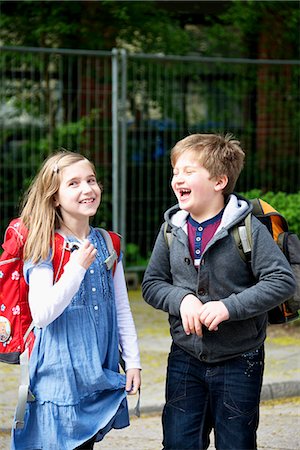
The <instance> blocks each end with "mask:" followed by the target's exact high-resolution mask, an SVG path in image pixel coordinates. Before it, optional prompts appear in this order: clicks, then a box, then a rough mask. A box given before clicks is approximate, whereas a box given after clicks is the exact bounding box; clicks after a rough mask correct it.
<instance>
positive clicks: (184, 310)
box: [142, 134, 295, 450]
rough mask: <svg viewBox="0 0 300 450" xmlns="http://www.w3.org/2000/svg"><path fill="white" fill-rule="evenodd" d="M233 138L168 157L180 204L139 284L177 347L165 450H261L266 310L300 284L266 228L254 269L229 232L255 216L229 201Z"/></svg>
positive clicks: (186, 147)
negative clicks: (166, 316) (161, 315)
mask: <svg viewBox="0 0 300 450" xmlns="http://www.w3.org/2000/svg"><path fill="white" fill-rule="evenodd" d="M244 156H245V155H244V152H243V150H242V149H241V147H240V143H239V142H238V141H236V140H235V139H233V138H232V137H231V136H230V135H226V136H225V137H222V136H219V135H213V134H207V135H206V134H194V135H191V136H188V137H186V138H185V139H182V140H181V141H179V142H178V143H177V144H176V145H175V147H174V148H173V149H172V151H171V164H172V167H173V178H172V182H171V185H172V189H173V191H174V193H175V195H176V197H177V200H178V205H176V206H174V207H172V208H170V209H169V210H168V211H166V213H165V216H164V217H165V220H166V222H167V224H168V227H169V229H170V231H171V233H172V240H171V241H170V244H169V245H168V243H167V239H166V233H165V227H164V225H162V227H161V229H160V233H159V235H158V237H157V240H156V243H155V246H154V249H153V253H152V256H151V258H150V262H149V265H148V267H147V270H146V272H145V276H144V280H143V283H142V288H143V296H144V298H145V300H146V302H147V303H149V304H150V305H152V306H153V307H155V308H158V309H162V310H164V311H166V312H168V313H169V323H170V330H171V336H172V346H171V350H170V354H169V358H168V368H167V380H166V404H165V407H164V411H163V417H162V422H163V448H164V449H165V450H171V449H172V450H187V449H194V450H199V449H207V448H208V446H209V442H210V441H209V434H210V432H211V430H212V429H214V434H215V446H216V448H217V449H220V450H230V449H234V450H244V449H256V448H257V446H256V430H257V426H258V416H259V400H260V391H261V385H262V377H263V369H264V340H265V338H266V327H267V311H268V310H269V309H271V308H273V307H274V306H275V305H277V304H279V303H281V302H282V301H283V300H284V299H286V298H288V297H290V296H291V295H292V294H293V292H294V289H295V280H294V277H293V274H292V272H291V269H290V266H289V264H288V262H287V261H286V259H285V257H284V255H283V254H282V252H281V251H280V250H279V248H278V247H277V245H276V244H275V243H274V241H273V238H272V236H271V234H270V233H269V232H268V230H267V228H266V227H265V226H264V225H262V224H261V223H260V222H259V221H258V220H257V219H256V218H255V217H253V218H252V241H253V250H252V262H251V269H250V268H249V267H248V265H247V263H245V262H243V261H242V259H241V257H240V255H239V252H238V250H237V248H236V244H235V241H234V238H233V236H232V229H233V227H234V226H235V225H236V224H238V223H239V222H241V221H243V219H244V218H245V217H246V215H247V214H248V213H249V211H251V208H252V207H251V204H250V203H249V201H247V200H246V199H244V198H242V197H240V196H238V195H236V194H233V193H232V192H233V189H234V186H235V183H236V180H237V178H238V176H239V174H240V172H241V170H242V167H243V163H244Z"/></svg>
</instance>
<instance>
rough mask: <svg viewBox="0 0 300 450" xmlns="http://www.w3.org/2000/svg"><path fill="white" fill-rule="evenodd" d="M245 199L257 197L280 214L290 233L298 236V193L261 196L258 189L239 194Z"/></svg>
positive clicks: (299, 202) (299, 210) (299, 234)
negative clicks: (285, 221) (284, 219)
mask: <svg viewBox="0 0 300 450" xmlns="http://www.w3.org/2000/svg"><path fill="white" fill-rule="evenodd" d="M241 194H242V195H243V196H244V197H246V198H249V199H251V198H256V197H259V198H261V199H262V200H265V201H266V202H267V203H270V205H272V206H273V208H275V209H276V210H277V211H278V212H279V213H280V214H282V215H283V216H284V217H285V218H286V220H287V222H288V224H289V228H290V230H291V231H293V232H295V233H297V234H298V236H300V220H299V218H300V191H299V192H297V193H295V194H287V193H285V192H277V193H274V192H266V193H265V194H263V193H262V192H261V191H260V190H259V189H252V190H251V191H248V192H245V193H241Z"/></svg>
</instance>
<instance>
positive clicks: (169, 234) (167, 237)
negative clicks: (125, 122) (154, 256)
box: [164, 222, 173, 248]
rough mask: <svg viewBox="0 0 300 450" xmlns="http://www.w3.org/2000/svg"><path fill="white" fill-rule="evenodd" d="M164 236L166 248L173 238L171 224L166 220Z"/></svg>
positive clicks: (169, 245)
mask: <svg viewBox="0 0 300 450" xmlns="http://www.w3.org/2000/svg"><path fill="white" fill-rule="evenodd" d="M164 238H165V241H166V244H167V246H168V248H170V247H171V243H172V240H173V234H172V229H171V225H170V224H169V223H168V222H165V223H164Z"/></svg>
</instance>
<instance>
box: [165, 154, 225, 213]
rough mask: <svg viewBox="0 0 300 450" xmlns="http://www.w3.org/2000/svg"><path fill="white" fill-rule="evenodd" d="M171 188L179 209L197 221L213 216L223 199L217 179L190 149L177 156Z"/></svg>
mask: <svg viewBox="0 0 300 450" xmlns="http://www.w3.org/2000/svg"><path fill="white" fill-rule="evenodd" d="M171 186H172V189H173V191H174V193H175V195H176V197H177V200H178V203H179V207H180V209H184V210H185V211H188V212H189V213H190V214H191V216H192V217H193V219H195V220H196V221H198V222H201V221H203V220H206V218H208V217H209V216H211V217H213V216H214V215H215V214H216V212H215V211H216V210H217V212H218V209H219V207H220V200H222V201H223V195H222V187H224V186H222V187H221V186H220V182H219V180H217V179H215V178H211V177H210V174H209V172H208V171H207V170H206V169H205V168H204V167H203V166H202V165H201V164H200V163H199V161H198V160H197V159H196V158H195V156H194V154H193V152H192V151H186V152H184V153H183V154H182V155H181V156H179V157H178V159H177V161H176V164H175V166H174V169H173V178H172V181H171ZM220 194H221V196H220Z"/></svg>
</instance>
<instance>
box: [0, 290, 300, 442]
mask: <svg viewBox="0 0 300 450" xmlns="http://www.w3.org/2000/svg"><path fill="white" fill-rule="evenodd" d="M130 299H131V307H132V312H133V315H134V319H135V323H136V327H137V331H138V335H139V343H140V351H141V359H142V366H143V371H142V383H143V384H142V395H141V411H142V418H140V419H135V418H133V419H132V425H131V426H130V427H129V428H127V429H125V430H120V431H117V430H113V431H112V432H111V433H109V434H108V435H107V436H106V437H105V439H104V440H103V442H102V443H100V444H97V445H96V447H95V450H97V449H99V450H100V449H102V450H105V449H109V450H115V449H116V450H123V449H127V448H128V449H129V448H131V449H132V450H159V449H161V426H160V412H161V410H162V406H163V403H164V382H165V372H166V363H167V355H168V351H169V347H170V342H171V341H170V337H169V330H168V321H167V314H165V313H163V312H161V311H156V310H154V309H153V308H151V307H150V306H148V305H147V304H146V303H145V302H144V301H142V300H141V297H140V292H138V291H136V292H135V291H131V292H130ZM299 349H300V327H299V326H298V327H290V326H288V327H287V326H281V325H280V326H272V327H269V330H268V339H267V341H266V367H265V376H264V383H263V390H262V400H272V399H279V403H278V404H277V403H276V402H275V404H274V403H271V404H270V403H268V404H267V405H264V406H263V407H262V413H261V421H260V429H259V442H260V444H259V445H260V447H259V448H260V449H268V450H275V449H276V450H279V449H280V450H283V449H284V450H296V449H299V448H300V442H299V437H298V436H299V429H300V427H299V425H300V423H299V409H300V350H299ZM18 377H19V367H18V366H10V365H6V364H2V363H0V450H8V449H9V444H8V442H9V438H8V434H7V433H8V432H9V429H10V427H11V423H12V417H13V413H14V408H15V404H16V398H17V388H18ZM296 396H298V397H299V398H298V399H292V397H296ZM283 399H284V400H283ZM286 400H287V401H286ZM135 403H136V397H135V396H134V397H130V398H129V405H130V408H131V410H132V409H133V407H134V406H135ZM297 421H298V422H297ZM1 432H2V433H1ZM3 432H4V433H3ZM212 448H214V447H212ZM58 450H59V449H58ZM182 450H184V449H182ZM237 450H238V449H237Z"/></svg>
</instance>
